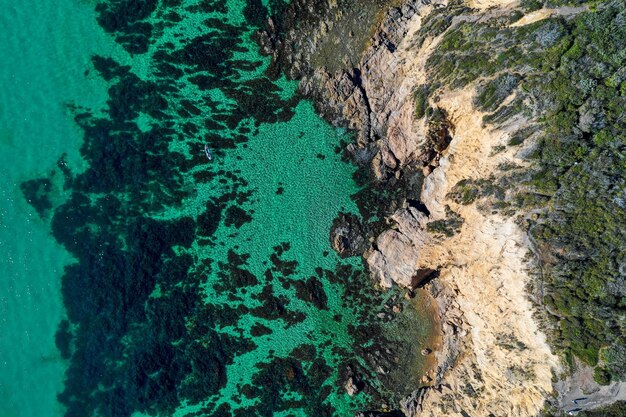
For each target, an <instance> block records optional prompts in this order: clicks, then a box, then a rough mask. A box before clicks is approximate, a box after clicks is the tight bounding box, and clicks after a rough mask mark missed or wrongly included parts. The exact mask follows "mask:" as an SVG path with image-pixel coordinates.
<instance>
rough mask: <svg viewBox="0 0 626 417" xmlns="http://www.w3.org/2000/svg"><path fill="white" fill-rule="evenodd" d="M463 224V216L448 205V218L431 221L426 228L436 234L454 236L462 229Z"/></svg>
mask: <svg viewBox="0 0 626 417" xmlns="http://www.w3.org/2000/svg"><path fill="white" fill-rule="evenodd" d="M461 226H463V217H461V216H459V215H458V214H457V213H455V212H454V211H452V209H450V206H446V218H445V219H442V220H435V221H432V222H429V223H428V224H426V229H427V230H428V231H429V232H431V233H434V234H435V235H440V236H446V237H452V236H454V235H455V234H457V233H459V232H460V231H461Z"/></svg>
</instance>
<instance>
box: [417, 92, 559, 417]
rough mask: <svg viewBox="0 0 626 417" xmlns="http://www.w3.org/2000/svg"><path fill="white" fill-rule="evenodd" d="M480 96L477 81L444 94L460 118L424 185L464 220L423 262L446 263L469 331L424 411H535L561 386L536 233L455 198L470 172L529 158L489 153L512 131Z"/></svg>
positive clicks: (427, 196) (482, 173)
mask: <svg viewBox="0 0 626 417" xmlns="http://www.w3.org/2000/svg"><path fill="white" fill-rule="evenodd" d="M472 95H473V91H472V89H465V90H463V91H457V92H451V93H446V94H443V95H442V97H441V101H440V102H439V103H438V105H439V106H441V107H442V108H444V109H446V110H447V111H448V113H449V116H450V118H451V120H452V122H453V124H454V125H455V132H454V135H453V136H454V139H453V141H452V143H451V144H450V147H449V149H448V151H447V153H446V155H445V157H444V158H442V163H441V166H440V167H439V168H437V169H436V170H435V171H434V172H433V173H432V174H431V175H430V176H429V177H428V178H427V179H426V182H425V186H424V191H423V194H422V201H423V202H424V203H425V204H426V205H427V207H428V208H429V210H430V211H431V215H432V218H433V219H437V218H442V217H443V216H444V206H445V205H446V204H447V205H449V206H450V207H451V208H452V209H453V210H454V211H456V212H457V213H459V214H460V215H461V216H462V217H463V219H464V221H465V223H464V225H463V227H462V229H461V232H460V233H458V234H457V235H455V236H454V237H452V238H449V239H446V240H443V241H441V242H438V243H435V244H432V245H429V246H427V247H422V248H421V249H420V254H419V259H418V265H419V267H429V268H439V269H440V270H441V275H440V278H439V279H440V281H441V283H442V284H443V285H444V286H445V287H447V288H448V289H450V290H451V291H452V293H454V294H455V301H456V303H457V304H458V309H459V310H460V312H461V314H460V316H461V318H462V324H461V325H460V328H461V331H460V332H459V334H458V336H457V337H458V338H460V339H463V340H461V343H460V345H461V354H460V356H459V358H458V360H457V363H455V364H454V366H453V367H452V368H451V369H450V370H449V371H448V372H447V374H446V375H445V376H444V377H443V380H442V387H443V388H442V391H441V392H434V393H433V392H431V393H429V395H427V396H426V398H425V400H424V402H423V403H422V410H423V412H422V413H421V414H420V415H423V416H444V415H445V416H450V417H452V416H461V415H462V414H461V412H462V411H464V412H466V413H468V414H469V415H471V416H472V417H480V416H484V417H486V416H488V415H490V414H493V415H496V416H516V417H523V416H533V415H536V414H537V413H538V412H539V411H540V410H541V409H542V408H543V405H544V401H545V399H546V398H547V397H548V396H549V395H550V393H551V392H552V381H551V379H552V372H553V370H555V369H558V368H559V361H558V358H557V357H556V356H554V355H553V354H552V353H551V351H550V348H549V346H548V344H547V342H546V337H545V335H544V334H543V333H542V332H541V331H540V330H539V328H538V326H537V324H536V322H535V320H534V319H533V317H532V315H533V306H532V303H531V302H530V300H529V299H528V296H527V293H526V285H527V283H528V282H529V279H530V278H529V276H528V273H527V268H528V265H527V262H526V261H525V259H526V255H527V253H528V242H527V238H526V236H525V234H524V233H523V232H522V230H520V228H519V227H518V226H517V225H516V224H515V222H514V221H513V219H511V218H504V217H502V216H500V215H497V214H485V213H483V212H481V211H479V210H478V209H477V207H476V205H475V204H472V205H467V206H463V205H457V204H455V203H454V202H453V201H451V200H450V199H449V198H448V197H447V194H448V192H449V191H450V190H451V188H452V187H453V186H454V185H455V184H456V183H457V182H458V181H460V180H461V179H466V178H474V179H476V178H487V177H489V176H490V175H491V174H492V173H495V172H497V171H496V170H497V168H496V167H497V165H498V164H499V163H501V162H504V161H511V162H516V163H518V164H521V163H522V162H521V161H518V160H516V158H515V156H514V154H513V151H512V150H509V151H508V152H502V153H499V154H496V155H492V156H490V155H491V151H492V147H494V146H497V145H502V144H505V143H506V141H507V138H508V133H507V132H506V131H504V130H497V129H489V128H485V127H483V126H482V114H481V113H480V112H478V111H476V110H475V109H474V108H473V106H472ZM445 314H446V312H444V320H445ZM457 314H458V313H457Z"/></svg>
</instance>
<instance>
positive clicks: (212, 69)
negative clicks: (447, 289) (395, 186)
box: [21, 0, 419, 417]
mask: <svg viewBox="0 0 626 417" xmlns="http://www.w3.org/2000/svg"><path fill="white" fill-rule="evenodd" d="M284 7H285V5H284V4H282V3H281V2H280V1H270V2H269V3H268V2H261V1H252V0H251V1H208V0H198V1H180V0H168V1H157V0H154V1H144V2H130V1H106V2H102V1H101V2H98V3H97V4H96V5H95V11H96V16H97V23H98V24H99V25H100V26H101V27H102V29H104V31H106V32H107V33H108V34H109V35H110V36H111V37H112V38H114V39H115V41H116V42H117V43H118V44H119V45H120V47H121V48H120V53H119V54H117V55H116V56H111V57H109V56H102V55H98V54H94V56H93V57H92V59H91V63H90V68H89V71H87V74H90V75H89V76H98V77H100V78H101V79H102V80H103V81H104V82H106V83H107V95H108V97H107V100H106V103H104V106H103V108H99V109H93V108H85V107H81V105H80V103H74V105H73V106H72V107H71V110H72V112H73V114H74V120H75V122H76V125H77V126H78V127H79V128H80V130H81V132H82V144H81V147H80V154H81V156H82V158H83V159H84V161H85V167H82V168H79V167H75V166H71V165H69V166H68V164H67V163H65V162H63V163H60V164H59V165H58V169H59V171H60V172H56V173H55V174H54V175H51V176H50V177H45V178H39V179H32V180H28V181H26V182H24V183H23V184H22V186H21V188H22V192H23V194H24V196H25V197H26V199H27V200H28V201H29V202H30V203H31V205H32V206H33V207H34V208H35V209H36V211H37V212H38V213H39V214H40V215H41V217H42V218H46V217H47V216H49V217H50V218H51V221H50V224H51V228H52V233H53V236H54V238H55V239H56V240H57V241H58V242H59V243H61V244H62V245H63V246H64V247H65V248H66V249H67V250H68V251H69V252H70V253H71V254H72V256H73V257H74V262H73V263H71V264H70V265H68V266H67V267H66V268H65V270H64V272H63V277H62V295H63V301H64V304H65V308H66V312H67V318H66V319H65V320H63V321H61V323H60V324H59V328H58V331H57V332H56V336H55V341H56V345H57V348H58V349H59V351H60V354H61V355H62V357H63V358H65V359H67V360H68V363H69V365H68V369H67V372H66V380H65V386H64V390H63V392H61V393H60V395H59V400H60V402H61V403H62V404H63V405H64V406H65V408H66V411H65V415H66V416H67V417H74V416H76V417H78V416H80V417H85V416H103V417H108V416H110V417H113V416H115V417H126V416H131V415H134V413H140V414H142V415H151V416H157V415H158V416H168V415H174V414H175V413H176V415H180V416H271V415H274V414H275V413H279V412H283V413H284V415H293V416H344V415H345V416H349V415H353V414H354V413H355V412H356V411H358V410H362V409H366V408H367V409H371V408H378V407H380V406H381V404H382V403H383V400H384V402H385V403H386V404H388V405H390V406H391V407H396V406H397V403H396V401H397V400H398V399H399V398H400V397H401V396H402V395H405V394H407V393H408V392H406V389H404V388H403V389H401V390H397V389H396V388H395V385H394V384H396V381H397V380H400V379H401V378H402V377H403V376H402V375H396V373H394V372H388V373H386V374H385V376H384V377H382V376H380V375H379V374H377V372H376V368H377V367H378V366H380V367H382V368H383V369H385V370H386V371H390V370H393V369H403V368H402V366H403V363H404V362H403V357H404V356H407V355H408V356H410V350H411V345H410V344H408V343H407V342H406V341H405V340H401V339H394V340H393V341H390V340H388V339H387V337H386V336H385V332H384V328H385V327H389V326H400V327H401V326H402V325H403V324H402V323H405V321H406V320H409V319H406V318H404V316H402V315H394V314H391V313H389V307H388V306H386V302H387V301H388V300H389V299H390V298H392V297H396V298H398V299H400V297H398V295H397V294H393V293H388V294H380V293H378V292H377V291H376V290H374V289H373V287H372V283H371V282H370V280H369V277H368V276H367V273H366V271H364V270H363V267H362V265H361V263H360V260H359V259H357V258H348V259H341V258H340V257H339V256H338V255H337V254H336V253H334V252H332V251H331V248H330V243H329V242H328V233H329V230H330V227H331V224H332V221H333V219H334V218H335V217H336V216H337V214H338V213H339V212H340V211H342V212H348V213H356V212H357V207H356V205H355V203H354V202H353V201H352V200H351V199H350V195H352V194H354V193H356V192H357V191H358V188H357V185H356V184H355V183H354V181H353V179H352V171H353V167H352V166H350V165H348V164H346V163H344V162H342V161H341V158H340V155H338V154H335V153H334V152H332V150H333V148H334V147H335V146H337V145H338V144H339V143H340V139H341V137H342V136H343V135H344V132H339V131H337V130H336V129H334V128H331V127H330V126H329V125H327V124H326V123H324V122H323V121H322V120H321V119H320V118H319V117H318V116H316V114H315V113H314V111H313V108H312V105H311V104H310V103H308V102H305V101H302V100H301V98H300V97H299V96H298V95H297V94H296V93H295V89H296V86H295V83H293V82H287V81H286V80H285V79H284V78H282V77H279V78H277V79H275V80H269V79H268V78H267V77H266V76H265V75H264V72H265V69H266V68H267V66H268V64H269V62H268V61H269V60H268V59H267V58H262V57H261V56H260V55H259V54H258V52H257V46H256V44H255V43H254V42H253V41H252V35H253V33H254V31H255V30H256V29H257V28H258V27H259V26H260V25H261V24H263V23H264V22H265V17H266V16H268V15H270V14H271V13H276V12H279V11H280V10H282V9H283V8H284ZM205 147H206V148H208V149H210V152H211V155H212V158H211V159H209V158H207V155H206V153H205ZM320 155H322V156H324V157H319V156H320ZM55 176H56V177H55ZM53 177H54V178H55V180H54V181H52V179H53ZM59 179H60V180H61V182H62V184H61V187H62V188H63V189H64V194H63V195H64V199H63V201H62V202H61V203H59V202H58V200H59V198H56V199H51V198H50V193H51V191H52V190H53V188H54V187H53V184H56V183H57V182H59ZM397 302H402V301H397ZM403 320H404V321H403ZM390 323H391V324H390ZM400 327H398V328H400ZM416 332H417V333H415V334H413V333H411V334H410V336H411V338H413V337H414V336H415V337H417V336H419V334H418V333H419V329H417V330H416ZM407 339H408V337H407ZM347 378H352V379H353V380H354V381H356V386H357V387H358V392H357V393H355V395H354V396H349V395H348V394H347V393H346V391H345V389H344V388H343V387H344V384H345V382H346V380H347ZM407 389H408V388H407ZM135 415H137V414H135Z"/></svg>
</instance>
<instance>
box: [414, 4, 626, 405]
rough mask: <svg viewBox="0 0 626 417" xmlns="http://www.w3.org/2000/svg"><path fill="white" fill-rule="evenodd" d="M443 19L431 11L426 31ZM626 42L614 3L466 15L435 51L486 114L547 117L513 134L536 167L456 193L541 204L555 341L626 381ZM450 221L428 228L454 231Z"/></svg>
mask: <svg viewBox="0 0 626 417" xmlns="http://www.w3.org/2000/svg"><path fill="white" fill-rule="evenodd" d="M549 3H550V4H549V5H551V6H559V5H565V4H568V5H580V4H583V3H588V2H582V1H567V2H566V1H551V2H549ZM546 4H547V3H546ZM540 6H541V3H540V2H528V4H526V6H525V7H526V10H531V9H532V10H535V9H537V8H539V7H540ZM436 13H437V12H436ZM439 13H443V12H439ZM441 20H442V19H441V18H437V17H433V18H430V19H429V20H427V21H426V24H425V26H424V29H423V30H425V31H428V30H429V29H428V24H429V23H430V22H435V23H437V24H440V22H441ZM624 45H626V5H625V4H624V3H623V2H604V4H603V7H602V8H598V10H593V9H592V11H589V12H584V13H581V14H579V15H577V16H575V17H573V18H571V19H569V20H567V19H564V18H552V19H546V20H543V21H539V22H536V23H533V24H530V25H527V26H523V27H520V28H509V27H508V26H507V25H506V18H497V19H492V20H490V21H487V22H482V23H478V22H475V21H461V22H460V23H458V24H457V25H455V26H451V27H450V28H449V30H448V31H447V32H446V33H445V34H444V35H443V39H442V42H441V46H440V47H439V48H437V50H436V52H435V53H434V54H433V55H432V56H431V57H430V58H429V61H428V63H429V68H430V70H431V75H432V77H431V78H432V79H433V80H434V81H433V82H434V83H436V82H440V83H443V84H446V85H447V86H448V87H449V88H452V89H455V88H461V87H464V86H466V85H468V84H469V83H472V82H475V83H476V85H477V95H476V97H475V104H476V106H477V107H479V108H480V109H482V110H483V111H486V112H491V113H490V114H489V115H488V116H486V117H485V119H484V121H485V122H486V123H502V122H505V121H507V120H509V119H510V118H511V117H512V116H519V115H522V116H525V117H527V118H528V119H529V120H534V121H535V122H538V123H539V124H532V125H530V126H529V127H527V128H525V129H522V130H519V131H518V132H516V133H515V134H513V135H512V137H511V139H510V141H509V143H508V146H523V147H524V148H525V153H524V154H525V155H527V158H528V159H529V160H531V161H533V162H534V163H533V168H532V169H531V170H530V172H528V170H526V172H525V173H523V174H520V171H519V170H518V169H516V167H513V166H502V167H501V168H502V169H501V178H498V180H495V179H494V180H493V181H492V180H489V181H468V180H466V181H461V182H459V183H458V184H457V185H456V186H455V187H454V188H453V190H452V191H451V195H452V197H453V198H454V199H455V201H457V202H458V203H460V204H469V203H472V202H473V201H475V200H477V199H479V198H483V197H486V196H492V197H494V198H493V200H494V202H493V205H492V209H495V208H506V207H509V206H511V207H515V208H517V209H521V210H524V211H528V210H533V212H534V213H536V214H535V215H534V216H533V220H529V221H528V222H529V223H528V231H529V234H530V235H531V237H532V239H533V241H534V242H535V245H536V248H537V253H538V254H539V257H540V259H539V260H540V262H541V265H542V280H543V283H542V284H543V285H542V289H543V294H544V303H545V307H546V309H545V310H546V313H547V314H548V315H549V316H550V317H551V318H552V319H553V322H554V324H555V326H554V328H553V330H552V331H553V334H551V335H550V339H551V340H552V342H553V344H554V345H555V346H556V347H557V348H559V349H560V350H561V352H562V353H563V354H564V356H565V357H566V358H570V361H569V363H571V357H572V355H574V356H576V357H578V358H579V359H581V360H582V361H584V362H586V363H588V364H589V365H592V366H596V365H597V368H596V371H595V376H596V380H597V381H598V382H600V383H603V384H606V383H609V382H610V381H612V380H617V379H622V380H624V379H626V370H624V366H623V364H624V363H626V336H625V335H626V254H625V252H624V246H625V243H626V153H625V152H624V150H625V148H626V116H625V114H626V50H625V49H624ZM511 94H514V96H512V99H511V100H508V101H506V102H505V99H507V98H508V97H509V96H511ZM503 103H505V104H503ZM529 138H532V140H529ZM502 150H503V149H498V150H494V152H495V151H498V152H499V151H502ZM496 183H497V184H496ZM497 189H500V190H513V189H517V190H518V191H517V192H516V193H510V192H508V191H507V193H504V192H499V193H494V190H497ZM444 226H445V225H444V224H439V223H438V224H436V225H433V224H429V229H433V230H437V231H439V230H448V229H449V228H448V229H446V228H445V227H444ZM581 415H583V414H581ZM588 415H590V416H591V415H596V414H588ZM607 415H611V414H607Z"/></svg>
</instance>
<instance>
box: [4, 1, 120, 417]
mask: <svg viewBox="0 0 626 417" xmlns="http://www.w3.org/2000/svg"><path fill="white" fill-rule="evenodd" d="M1 7H2V13H0V28H2V33H3V38H2V41H1V42H0V54H1V56H2V65H1V66H0V86H1V90H2V94H1V95H0V167H1V172H2V177H3V180H2V181H0V252H1V253H2V256H0V357H2V359H1V360H0V398H1V400H0V415H2V416H9V417H13V416H24V417H26V416H44V415H45V416H56V415H62V411H63V410H62V408H61V407H60V405H58V403H57V401H56V394H57V393H58V392H60V391H61V390H62V382H63V373H64V370H65V367H66V365H65V363H64V361H63V360H62V359H61V357H60V355H59V352H58V350H57V348H56V347H55V344H54V333H55V331H56V329H57V327H58V325H59V321H60V320H61V318H62V317H63V315H64V312H63V306H62V300H61V294H60V283H61V282H60V277H61V275H62V270H63V266H64V265H66V264H67V263H69V262H70V261H71V256H70V254H69V253H68V252H67V251H65V250H64V249H63V248H62V247H61V246H60V245H59V244H58V243H56V242H55V240H54V238H53V237H52V236H51V235H50V230H49V226H48V225H47V224H46V222H44V221H43V220H42V219H41V218H39V217H38V216H37V214H36V213H35V212H34V210H33V209H32V208H31V207H30V206H29V205H28V203H27V202H26V200H25V199H24V196H23V195H22V193H21V191H20V188H19V185H20V183H21V182H22V181H24V180H27V179H30V178H33V177H37V176H41V175H45V174H46V173H48V172H49V171H52V170H53V169H54V168H55V165H56V162H57V160H58V159H59V156H60V155H61V154H62V153H67V154H68V159H69V160H71V161H72V162H73V164H74V165H75V166H79V165H80V163H81V162H80V159H79V158H80V157H79V155H78V148H79V145H80V140H81V136H80V132H79V129H78V128H77V127H76V125H75V123H74V122H73V120H72V117H71V114H70V112H69V111H68V110H67V109H66V107H65V105H66V103H68V102H71V101H76V100H78V101H80V102H81V103H85V104H87V105H92V106H95V105H97V104H98V103H103V102H104V101H105V99H106V85H105V84H104V82H103V81H102V80H101V79H99V78H97V77H85V76H84V71H85V69H86V68H87V66H88V64H89V57H90V55H91V53H92V51H94V50H95V49H96V48H99V49H102V48H106V47H107V45H108V46H110V47H114V42H112V41H111V40H110V39H109V38H108V37H107V36H106V35H105V33H104V31H101V30H98V29H99V27H98V26H96V25H94V19H95V13H94V10H93V5H90V4H89V3H88V2H79V1H71V2H61V1H50V2H40V1H31V0H26V1H23V2H12V1H4V0H2V2H1ZM120 49H121V48H120Z"/></svg>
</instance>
